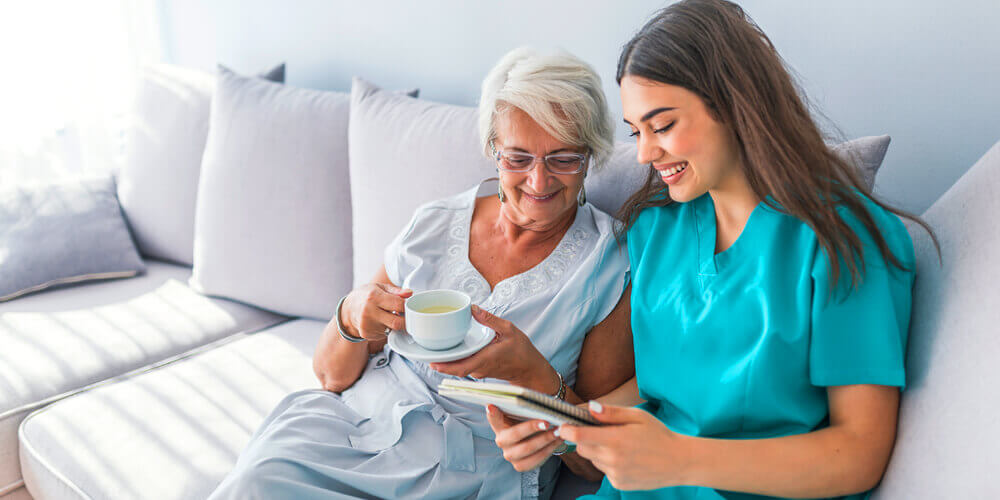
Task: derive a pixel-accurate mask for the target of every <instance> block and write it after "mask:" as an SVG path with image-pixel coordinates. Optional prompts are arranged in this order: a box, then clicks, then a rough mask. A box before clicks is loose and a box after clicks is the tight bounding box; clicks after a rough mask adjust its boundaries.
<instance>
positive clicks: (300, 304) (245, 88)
mask: <svg viewBox="0 0 1000 500" xmlns="http://www.w3.org/2000/svg"><path fill="white" fill-rule="evenodd" d="M350 104H351V99H350V96H349V95H348V94H346V93H342V92H328V91H320V90H310V89H302V88H295V87H288V86H283V85H278V84H275V83H272V82H268V81H264V80H261V79H258V78H249V77H245V76H240V75H237V74H235V73H233V72H232V71H230V70H228V69H226V68H224V67H222V66H220V67H219V77H218V87H217V89H216V92H215V97H214V99H213V101H212V115H211V127H210V130H209V135H208V144H207V146H206V148H205V156H204V160H203V162H202V169H201V182H200V185H199V191H198V205H197V210H196V214H195V242H194V269H193V273H192V276H191V286H192V287H193V288H195V289H196V290H198V291H200V292H202V293H206V294H209V295H215V296H221V297H226V298H230V299H235V300H239V301H242V302H246V303H249V304H252V305H255V306H258V307H262V308H264V309H269V310H271V311H275V312H278V313H282V314H286V315H290V316H303V317H310V318H317V319H324V320H326V319H329V318H330V317H332V315H333V311H334V309H335V307H336V304H337V300H338V299H339V298H340V296H341V295H343V294H345V293H346V292H347V291H348V290H350V288H351V261H352V259H351V253H352V252H351V198H350V188H349V185H350V181H349V178H348V175H349V172H348V166H347V124H348V115H349V110H350Z"/></svg>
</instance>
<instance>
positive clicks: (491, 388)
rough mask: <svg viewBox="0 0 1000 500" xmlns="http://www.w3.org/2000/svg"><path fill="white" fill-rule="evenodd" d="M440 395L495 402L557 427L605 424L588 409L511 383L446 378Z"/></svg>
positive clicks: (515, 413) (517, 415)
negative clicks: (563, 425)
mask: <svg viewBox="0 0 1000 500" xmlns="http://www.w3.org/2000/svg"><path fill="white" fill-rule="evenodd" d="M438 394H440V395H442V396H446V397H449V398H452V399H457V400H460V401H466V402H470V403H478V404H481V405H483V406H486V405H494V406H496V407H497V408H500V410H502V411H503V412H504V413H507V414H508V415H510V416H512V417H515V418H522V419H525V420H529V419H533V418H537V419H541V420H545V421H547V422H549V423H551V424H553V425H556V426H558V425H562V424H573V425H601V423H600V422H598V421H597V420H596V419H594V417H593V416H591V414H590V412H588V411H587V410H586V409H585V408H580V407H578V406H574V405H572V404H570V403H567V402H565V401H563V400H561V399H556V398H554V397H552V396H549V395H548V394H542V393H540V392H537V391H533V390H531V389H526V388H524V387H519V386H516V385H511V384H498V383H491V382H472V381H466V380H454V379H446V380H444V381H442V382H441V384H440V385H439V386H438Z"/></svg>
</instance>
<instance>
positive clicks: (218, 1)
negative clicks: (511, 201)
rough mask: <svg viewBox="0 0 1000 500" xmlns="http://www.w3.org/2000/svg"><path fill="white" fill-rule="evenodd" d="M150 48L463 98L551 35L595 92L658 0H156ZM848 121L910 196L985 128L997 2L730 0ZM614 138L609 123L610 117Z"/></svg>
mask: <svg viewBox="0 0 1000 500" xmlns="http://www.w3.org/2000/svg"><path fill="white" fill-rule="evenodd" d="M160 1H161V5H160V11H161V13H162V18H163V21H162V22H163V24H162V32H163V38H164V47H165V48H164V50H165V52H166V54H165V57H166V59H167V60H168V61H169V62H173V63H175V64H180V65H185V66H191V67H197V68H203V69H212V68H213V67H214V64H215V62H216V61H217V60H218V61H219V62H223V63H224V64H227V65H230V66H232V67H233V68H235V69H237V70H242V71H246V72H252V71H257V70H260V69H262V68H265V67H268V66H269V65H271V64H273V63H275V62H278V61H286V62H287V64H288V67H287V70H288V83H290V84H292V85H297V86H302V87H311V88H319V89H331V90H349V88H350V81H351V76H352V75H361V76H364V77H366V78H368V79H370V80H372V81H374V82H376V83H378V84H380V85H382V86H385V87H392V88H410V87H414V86H416V87H420V89H421V96H422V97H424V98H427V99H432V100H437V101H443V102H449V103H456V104H466V105H472V104H474V103H475V102H476V99H477V97H478V92H479V82H480V79H481V78H482V77H483V75H485V73H486V71H487V70H488V69H489V68H490V67H491V66H492V64H493V63H494V62H495V61H496V60H497V59H498V58H499V57H500V56H501V55H502V54H503V53H504V52H506V51H507V50H509V49H511V48H513V47H515V46H519V45H526V44H528V45H536V46H541V47H545V46H561V47H563V48H565V49H567V50H569V51H571V52H573V53H575V54H577V55H578V56H580V57H582V58H583V59H585V60H587V61H588V62H590V63H591V64H593V65H594V66H595V68H597V70H598V71H599V73H600V74H601V76H602V78H604V81H605V87H606V88H607V92H608V95H609V102H610V103H611V105H612V107H613V110H614V111H616V112H620V99H619V97H618V90H617V87H616V86H615V85H614V80H613V77H614V66H615V63H616V61H617V57H618V50H619V48H620V47H621V45H622V44H623V43H624V42H625V41H626V40H627V39H628V38H629V36H630V35H631V33H632V32H634V31H635V30H636V29H638V27H639V26H640V25H641V24H642V23H643V22H644V21H645V19H646V18H647V17H648V16H649V15H650V14H651V13H652V12H653V11H654V10H656V9H657V8H659V7H661V6H663V5H665V4H666V2H664V1H662V0H641V1H628V2H611V1H582V0H513V1H503V2H499V1H494V2H486V1H482V2H476V1H458V0H421V1H405V2H404V1H402V0H400V1H393V2H389V1H382V0H351V1H339V0H337V1H335V0H296V1H279V0H211V1H206V0H160ZM741 4H742V5H743V6H744V8H745V9H746V10H747V11H748V12H749V13H750V14H751V16H753V17H754V18H755V19H756V20H757V22H758V23H759V24H760V25H761V27H762V28H763V29H764V30H765V32H767V33H768V35H769V36H770V37H771V39H772V40H773V41H774V43H775V45H776V46H777V47H778V50H779V51H780V52H781V53H782V55H783V56H784V57H785V59H786V60H787V61H788V63H789V64H790V65H791V66H792V67H793V68H794V69H795V71H796V72H797V73H798V75H799V77H800V79H801V82H802V83H803V85H804V87H805V89H806V90H807V92H808V93H809V95H810V97H811V98H812V100H813V101H814V102H815V103H816V104H817V105H818V106H819V108H820V109H821V110H822V111H823V112H824V113H825V114H826V115H827V116H828V117H829V118H831V119H832V121H833V122H834V123H835V124H836V125H838V126H839V127H840V129H841V130H842V131H843V132H844V134H845V135H846V136H848V137H853V136H860V135H875V134H883V133H888V134H890V135H892V138H893V142H892V146H891V147H890V148H889V154H888V156H887V157H886V160H885V164H884V168H883V170H882V172H881V174H880V175H879V178H878V184H877V190H878V192H879V193H880V194H881V195H882V196H883V197H885V198H886V199H888V200H889V201H891V202H894V203H897V204H898V205H900V206H901V207H902V208H904V209H908V210H911V211H916V212H918V213H919V212H922V211H923V210H924V209H925V208H927V207H928V206H930V204H931V203H933V201H934V200H935V199H937V197H938V196H939V195H940V194H941V193H943V192H944V191H945V190H946V189H947V188H948V187H949V186H951V184H952V183H954V181H955V180H956V179H957V178H958V177H959V176H961V174H962V173H963V172H965V170H966V169H967V168H968V167H969V166H971V165H972V163H973V162H974V161H975V160H976V159H977V158H979V156H980V155H981V154H982V153H984V152H985V151H986V150H987V149H989V147H990V146H991V145H992V144H993V143H994V142H996V141H997V140H1000V97H998V89H1000V29H997V26H1000V2H997V1H996V0H958V1H952V2H941V1H935V2H930V1H912V0H878V1H871V0H839V1H836V2H834V1H827V2H819V1H812V0H810V1H801V0H751V1H745V2H741ZM619 133H620V136H621V137H622V138H625V133H626V132H625V128H624V125H622V126H621V127H620V129H619Z"/></svg>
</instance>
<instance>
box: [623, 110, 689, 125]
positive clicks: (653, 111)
mask: <svg viewBox="0 0 1000 500" xmlns="http://www.w3.org/2000/svg"><path fill="white" fill-rule="evenodd" d="M675 109H677V108H656V109H654V110H652V111H650V112H648V113H646V114H644V115H642V118H640V119H639V121H640V122H644V121H646V120H648V119H650V118H652V117H654V116H656V115H658V114H660V113H663V112H664V111H673V110H675ZM624 121H625V123H628V124H629V125H632V122H630V121H628V120H627V119H625V120H624Z"/></svg>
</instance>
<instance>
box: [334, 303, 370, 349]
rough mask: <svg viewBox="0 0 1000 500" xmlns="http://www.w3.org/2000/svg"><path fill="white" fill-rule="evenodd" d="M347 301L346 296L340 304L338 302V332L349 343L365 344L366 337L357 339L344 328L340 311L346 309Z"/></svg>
mask: <svg viewBox="0 0 1000 500" xmlns="http://www.w3.org/2000/svg"><path fill="white" fill-rule="evenodd" d="M345 300H347V296H346V295H344V296H343V297H342V298H341V299H340V302H337V330H339V331H340V336H341V337H343V338H344V340H346V341H348V342H353V343H358V342H364V341H365V340H366V339H365V338H364V337H355V336H354V335H351V334H349V333H347V331H346V329H345V328H344V324H343V323H341V322H340V309H341V308H343V307H344V301H345Z"/></svg>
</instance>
